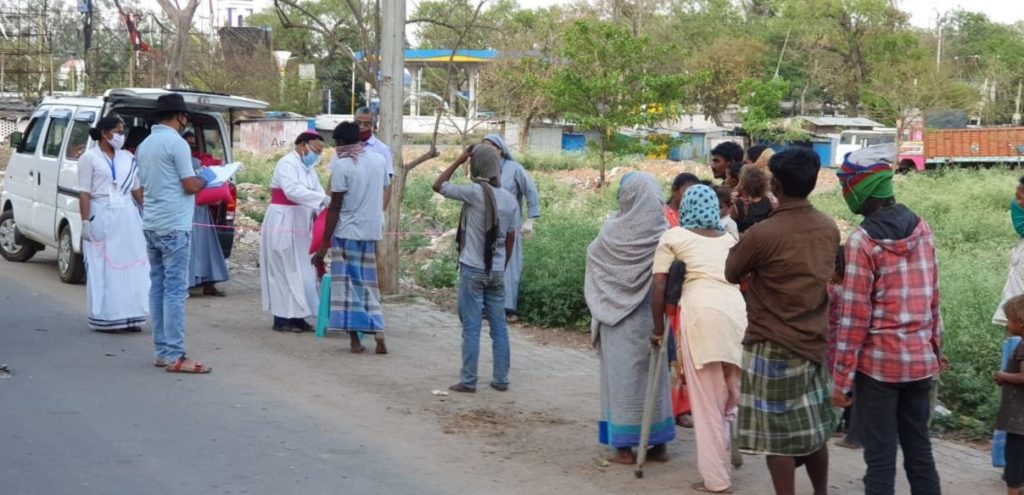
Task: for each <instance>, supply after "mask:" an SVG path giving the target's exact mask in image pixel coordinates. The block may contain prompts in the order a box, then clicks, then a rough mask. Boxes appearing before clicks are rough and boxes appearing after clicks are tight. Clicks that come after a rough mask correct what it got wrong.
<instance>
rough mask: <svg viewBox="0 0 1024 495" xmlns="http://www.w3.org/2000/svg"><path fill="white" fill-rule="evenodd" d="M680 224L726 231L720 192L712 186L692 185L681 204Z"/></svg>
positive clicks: (692, 227)
mask: <svg viewBox="0 0 1024 495" xmlns="http://www.w3.org/2000/svg"><path fill="white" fill-rule="evenodd" d="M679 226H680V227H682V228H684V229H709V230H719V231H724V230H725V227H723V226H722V208H721V205H720V204H719V203H718V194H717V193H715V190H714V189H712V188H711V187H710V186H705V185H704V184H697V185H695V186H690V187H689V189H687V190H686V194H685V195H683V202H682V203H681V204H680V205H679Z"/></svg>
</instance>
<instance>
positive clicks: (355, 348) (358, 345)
mask: <svg viewBox="0 0 1024 495" xmlns="http://www.w3.org/2000/svg"><path fill="white" fill-rule="evenodd" d="M348 339H349V350H350V351H351V352H352V354H361V353H362V352H363V351H365V350H366V348H365V347H363V343H362V342H360V341H359V332H349V333H348Z"/></svg>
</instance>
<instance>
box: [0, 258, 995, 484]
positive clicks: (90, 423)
mask: <svg viewBox="0 0 1024 495" xmlns="http://www.w3.org/2000/svg"><path fill="white" fill-rule="evenodd" d="M44 254H49V253H44ZM231 262H232V277H233V279H232V282H230V283H228V284H225V285H224V286H223V288H224V289H225V290H226V291H227V292H228V297H227V298H204V297H196V298H194V299H190V300H189V302H188V310H187V311H188V329H189V334H188V338H187V344H188V349H189V352H190V354H192V355H194V356H195V357H197V358H199V359H200V360H203V361H204V362H206V363H208V364H210V365H212V366H213V367H214V372H213V373H212V374H210V375H207V376H177V375H172V374H168V373H166V372H164V371H161V370H159V369H157V368H154V367H153V366H152V362H151V359H152V358H151V356H152V350H151V344H150V341H149V338H150V337H149V333H148V332H146V333H143V334H139V335H119V336H111V335H104V334H98V333H94V332H90V331H89V330H88V329H87V328H86V326H85V315H84V314H83V313H84V306H85V294H84V290H83V288H82V287H80V286H68V285H64V284H61V283H60V282H59V281H58V279H57V273H56V267H55V266H54V265H55V263H54V262H53V259H52V257H49V258H48V257H46V256H40V259H39V260H34V261H33V262H31V263H26V264H11V263H7V262H4V261H2V260H0V363H6V364H9V365H11V366H12V367H13V368H14V371H15V375H14V376H13V377H12V378H0V495H27V494H39V495H64V494H69V495H72V494H73V495H91V494H132V495H134V494H146V495H149V494H157V495H162V494H169V495H177V494H179V493H196V494H202V495H208V494H212V495H219V494H258V495H262V494H268V495H269V494H273V495H278V494H296V495H305V494H327V493H330V494H349V493H367V494H387V495H391V494H399V495H404V494H416V495H420V494H424V495H427V494H432V493H444V494H463V493H465V494H476V493H487V494H489V495H506V494H508V495H523V494H527V495H533V494H537V495H548V494H552V493H599V494H633V493H639V492H640V491H641V490H642V491H644V492H651V493H688V492H687V490H686V488H688V487H689V486H690V484H691V483H693V482H696V481H699V479H700V478H699V475H698V473H697V472H696V455H695V454H696V453H695V449H694V443H693V437H692V431H691V430H685V429H679V430H677V433H678V436H679V439H678V440H677V441H676V442H673V443H672V444H671V445H670V447H669V451H670V453H671V455H672V456H673V459H672V461H671V462H669V463H667V464H652V465H649V466H648V467H647V470H646V476H645V477H644V479H643V480H642V481H638V480H636V479H634V477H633V474H632V469H631V468H628V467H624V466H606V465H604V464H603V463H601V462H599V460H596V458H599V457H601V456H604V455H607V453H608V452H607V450H606V449H604V448H602V447H600V446H598V445H597V444H596V430H595V425H594V421H593V420H594V418H595V417H596V412H597V411H598V410H599V407H600V406H599V403H598V399H597V384H598V382H599V380H598V376H597V370H598V362H597V359H596V357H595V356H594V353H593V352H592V351H590V350H587V349H585V348H582V349H578V348H567V347H565V346H564V345H548V344H547V341H546V340H545V339H546V338H547V337H545V336H544V333H543V332H541V333H537V334H533V335H531V334H527V333H524V332H523V331H521V330H520V329H513V331H512V332H511V341H512V355H513V370H512V376H513V384H514V386H513V388H512V389H511V390H510V391H509V392H507V393H497V392H494V391H491V390H489V389H487V388H484V389H483V390H482V391H481V392H480V393H478V394H476V395H473V396H451V397H443V396H440V397H439V396H435V395H434V394H433V393H432V390H433V389H443V388H444V387H446V386H447V385H449V384H451V383H452V380H453V379H454V377H455V373H456V371H457V368H458V362H457V356H458V352H459V351H458V349H459V335H460V332H459V323H458V320H457V318H456V317H455V316H454V315H452V314H451V313H449V312H444V311H440V310H438V308H436V307H434V306H430V305H426V304H421V303H417V302H415V301H413V300H411V299H404V300H403V299H399V300H393V301H389V302H388V304H387V305H386V306H385V320H386V322H387V325H388V330H387V331H388V341H389V348H390V350H391V352H392V354H391V355H389V356H385V357H381V356H374V355H372V354H371V355H365V354H364V355H358V356H356V355H351V354H349V353H348V352H346V351H345V348H346V344H347V339H342V338H338V339H330V338H329V339H324V340H317V339H314V338H312V337H311V336H310V335H308V334H306V335H293V334H280V333H277V332H272V331H270V328H269V326H270V319H269V317H268V316H267V315H265V314H263V313H262V312H261V311H260V304H259V300H260V299H259V287H258V282H256V273H257V272H256V270H255V263H253V262H252V261H251V260H247V258H245V257H244V256H243V257H239V256H236V257H234V258H233V259H232V260H231ZM403 301H404V302H403ZM556 333H558V332H552V335H554V334H556ZM564 336H565V335H564V334H561V333H558V338H557V339H556V342H557V341H559V340H560V339H562V338H563V337H564ZM582 341H583V342H584V343H585V342H586V341H587V338H586V337H582ZM485 342H486V340H485ZM482 350H483V354H482V356H481V358H482V359H481V363H480V368H481V373H482V377H483V379H485V380H486V378H488V377H489V371H490V359H489V357H490V356H489V354H490V352H489V346H488V345H486V344H485V345H484V346H483V349H482ZM935 449H936V461H937V463H938V466H939V471H940V473H941V475H942V479H943V491H944V493H947V494H952V495H975V494H981V493H1005V486H1004V485H1003V484H1002V483H1001V482H1000V481H999V476H1000V472H999V471H998V470H996V469H993V468H992V467H991V465H990V462H989V458H988V453H987V452H984V451H979V450H975V449H971V448H968V447H965V446H962V445H958V444H955V443H951V442H943V441H936V442H935ZM830 456H831V465H830V485H831V490H830V492H831V493H832V494H834V495H854V494H857V493H863V485H862V483H861V481H860V479H861V477H862V476H863V472H864V464H863V460H862V459H861V453H860V452H857V451H850V450H846V449H840V448H833V449H831V452H830ZM768 479H769V478H768V473H767V470H766V468H765V464H764V461H763V459H760V458H757V457H754V456H748V457H747V461H746V464H745V465H744V466H743V468H742V469H740V470H736V471H734V472H733V483H734V488H735V489H736V492H737V493H745V494H751V495H753V494H757V495H760V494H763V493H767V492H768V490H769V488H768V487H769V484H768ZM799 480H800V481H799V482H798V490H797V493H798V494H801V495H805V494H806V495H809V494H810V493H811V489H810V486H809V483H808V482H807V479H806V476H804V475H803V474H801V475H800V476H799ZM896 493H897V495H908V493H909V490H908V489H907V484H906V481H905V478H904V477H903V475H902V474H900V481H899V483H898V487H897V491H896Z"/></svg>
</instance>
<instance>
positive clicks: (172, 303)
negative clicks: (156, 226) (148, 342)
mask: <svg viewBox="0 0 1024 495" xmlns="http://www.w3.org/2000/svg"><path fill="white" fill-rule="evenodd" d="M145 234H146V251H147V252H148V253H149V281H150V289H149V311H150V313H151V316H152V317H153V345H154V347H155V348H156V357H157V358H163V359H164V360H165V361H167V362H168V363H173V362H175V361H177V360H178V359H181V357H182V356H184V355H185V300H186V299H187V298H188V263H189V258H190V257H191V256H192V245H191V242H192V233H191V232H186V231H178V230H171V231H153V230H147V231H145Z"/></svg>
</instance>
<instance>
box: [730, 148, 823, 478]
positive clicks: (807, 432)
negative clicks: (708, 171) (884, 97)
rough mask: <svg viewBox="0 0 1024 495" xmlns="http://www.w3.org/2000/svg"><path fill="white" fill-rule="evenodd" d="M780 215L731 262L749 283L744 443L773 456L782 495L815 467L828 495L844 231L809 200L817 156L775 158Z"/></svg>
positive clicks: (802, 152) (801, 153)
mask: <svg viewBox="0 0 1024 495" xmlns="http://www.w3.org/2000/svg"><path fill="white" fill-rule="evenodd" d="M769 167H770V169H771V172H772V175H773V178H772V191H773V192H774V193H775V195H776V196H777V197H778V200H779V207H778V208H776V209H775V211H773V212H772V214H771V215H770V216H769V217H768V218H767V219H765V220H763V221H761V222H760V223H758V224H756V225H754V226H753V227H751V228H750V229H749V230H748V231H747V232H746V234H745V235H744V236H743V237H742V238H741V239H740V242H739V243H738V244H736V246H734V247H733V248H732V250H731V251H730V252H729V258H728V260H727V261H726V266H725V277H726V279H728V280H729V281H730V282H732V283H739V282H740V280H742V279H746V280H748V282H749V286H750V288H749V290H748V292H747V295H746V296H747V320H748V327H747V333H746V337H745V338H744V340H743V345H744V352H743V367H744V370H743V381H742V391H741V397H740V412H739V424H740V426H739V440H740V448H741V449H743V450H744V451H745V452H750V453H757V454H765V455H767V459H768V469H769V472H771V475H772V482H773V484H774V486H775V493H776V494H777V495H790V494H793V493H794V491H795V479H794V478H795V472H796V468H797V467H798V466H800V465H803V464H806V465H807V473H808V475H809V476H810V478H811V484H812V485H813V486H814V493H815V495H824V494H826V493H828V450H827V442H828V439H829V438H830V437H831V435H832V432H833V431H834V430H835V426H836V417H835V413H834V412H833V410H832V407H831V403H830V392H831V379H830V372H831V370H828V369H826V366H825V365H824V361H825V354H826V353H827V351H828V306H829V301H828V295H827V293H826V290H825V289H826V286H827V285H828V282H829V279H830V278H831V276H832V272H833V268H834V263H835V255H836V250H837V249H838V247H839V229H838V228H837V227H836V223H835V221H834V220H832V219H831V218H829V217H828V216H827V215H825V214H824V213H821V212H820V211H818V210H816V209H815V208H814V207H813V206H811V203H810V202H809V201H808V200H807V196H808V195H810V193H811V191H813V190H814V187H815V185H816V183H817V180H818V171H819V170H820V168H821V164H820V161H819V159H818V156H817V155H816V154H814V153H813V152H812V151H810V150H807V149H804V148H791V149H788V150H786V151H783V152H782V153H779V154H777V155H775V156H774V157H772V159H771V162H770V165H769Z"/></svg>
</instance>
